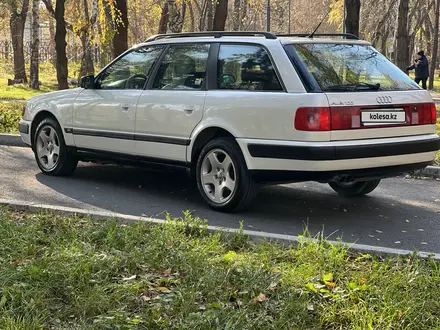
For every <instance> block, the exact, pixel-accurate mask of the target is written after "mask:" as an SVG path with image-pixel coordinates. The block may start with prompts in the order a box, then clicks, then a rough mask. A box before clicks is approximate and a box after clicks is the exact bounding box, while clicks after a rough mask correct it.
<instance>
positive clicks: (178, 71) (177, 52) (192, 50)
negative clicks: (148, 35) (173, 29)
mask: <svg viewBox="0 0 440 330" xmlns="http://www.w3.org/2000/svg"><path fill="white" fill-rule="evenodd" d="M208 54H209V44H187V45H171V46H170V48H169V50H168V52H167V54H166V55H165V57H164V59H163V61H162V63H161V64H160V67H159V70H158V72H157V74H156V78H155V79H154V83H153V89H180V90H182V89H183V90H200V89H202V85H203V82H204V80H205V76H206V66H207V63H208Z"/></svg>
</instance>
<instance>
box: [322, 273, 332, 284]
mask: <svg viewBox="0 0 440 330" xmlns="http://www.w3.org/2000/svg"><path fill="white" fill-rule="evenodd" d="M322 281H323V282H324V283H327V282H333V273H327V274H324V275H322Z"/></svg>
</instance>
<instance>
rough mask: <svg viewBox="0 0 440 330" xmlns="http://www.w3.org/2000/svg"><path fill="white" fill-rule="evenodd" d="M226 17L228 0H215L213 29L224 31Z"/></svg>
mask: <svg viewBox="0 0 440 330" xmlns="http://www.w3.org/2000/svg"><path fill="white" fill-rule="evenodd" d="M227 17H228V0H217V4H216V8H215V16H214V26H213V28H212V29H213V30H214V31H224V30H225V25H226V18H227Z"/></svg>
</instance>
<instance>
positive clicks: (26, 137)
mask: <svg viewBox="0 0 440 330" xmlns="http://www.w3.org/2000/svg"><path fill="white" fill-rule="evenodd" d="M18 131H19V132H20V136H21V139H22V141H23V142H24V143H25V144H27V145H28V146H30V145H31V122H30V121H27V120H23V119H22V120H20V122H19V123H18Z"/></svg>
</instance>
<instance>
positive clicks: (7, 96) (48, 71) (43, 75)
mask: <svg viewBox="0 0 440 330" xmlns="http://www.w3.org/2000/svg"><path fill="white" fill-rule="evenodd" d="M28 67H29V64H28V65H27V68H28ZM78 74H79V63H69V79H76V78H77V76H78ZM8 78H9V79H12V78H14V68H13V64H12V62H6V61H4V60H3V61H0V100H27V99H28V98H30V97H32V96H35V95H38V94H40V93H46V92H51V91H54V90H56V89H57V79H56V70H55V68H54V66H53V65H52V64H51V63H49V62H42V63H40V81H41V86H40V91H35V90H33V89H31V88H30V87H29V85H27V84H18V85H13V86H8Z"/></svg>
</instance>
